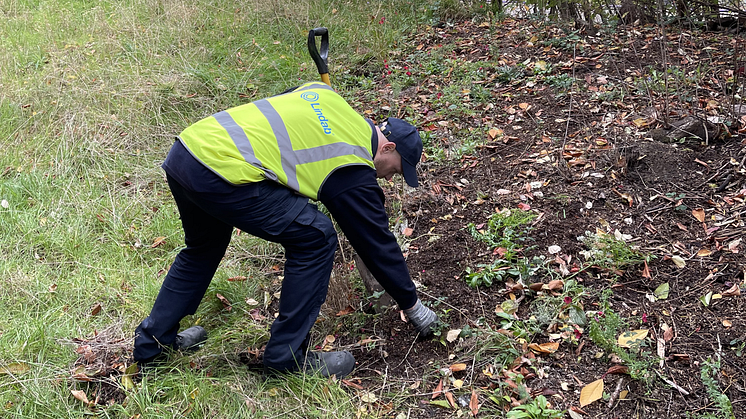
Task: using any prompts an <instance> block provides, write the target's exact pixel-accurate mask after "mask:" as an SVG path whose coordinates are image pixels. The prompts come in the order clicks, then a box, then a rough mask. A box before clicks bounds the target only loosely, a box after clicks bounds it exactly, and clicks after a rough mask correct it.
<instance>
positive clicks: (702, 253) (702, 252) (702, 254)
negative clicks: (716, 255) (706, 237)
mask: <svg viewBox="0 0 746 419" xmlns="http://www.w3.org/2000/svg"><path fill="white" fill-rule="evenodd" d="M711 254H712V250H710V249H699V252H697V256H699V257H701V258H702V257H706V256H710V255H711Z"/></svg>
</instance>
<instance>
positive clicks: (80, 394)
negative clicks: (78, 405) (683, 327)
mask: <svg viewBox="0 0 746 419" xmlns="http://www.w3.org/2000/svg"><path fill="white" fill-rule="evenodd" d="M70 393H72V394H73V397H75V398H76V399H78V400H80V401H81V402H83V403H85V404H91V402H89V401H88V396H86V395H85V391H83V390H70Z"/></svg>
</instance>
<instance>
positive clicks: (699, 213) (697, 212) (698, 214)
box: [692, 208, 705, 223]
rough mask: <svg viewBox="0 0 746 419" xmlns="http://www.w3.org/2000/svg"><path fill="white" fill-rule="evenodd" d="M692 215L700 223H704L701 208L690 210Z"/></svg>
mask: <svg viewBox="0 0 746 419" xmlns="http://www.w3.org/2000/svg"><path fill="white" fill-rule="evenodd" d="M692 215H693V216H694V218H696V219H697V221H699V222H700V223H704V222H705V210H703V209H702V208H697V209H693V210H692Z"/></svg>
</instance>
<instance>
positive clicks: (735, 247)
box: [728, 238, 741, 253]
mask: <svg viewBox="0 0 746 419" xmlns="http://www.w3.org/2000/svg"><path fill="white" fill-rule="evenodd" d="M740 245H741V239H740V238H739V239H736V240H733V241H732V242H730V243H728V250H730V251H731V252H732V253H738V250H739V249H738V247H739V246H740Z"/></svg>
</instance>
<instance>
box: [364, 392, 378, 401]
mask: <svg viewBox="0 0 746 419" xmlns="http://www.w3.org/2000/svg"><path fill="white" fill-rule="evenodd" d="M360 400H362V402H363V403H375V402H377V401H378V397H376V395H375V394H373V393H371V392H369V391H364V392H363V394H362V395H361V396H360Z"/></svg>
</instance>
